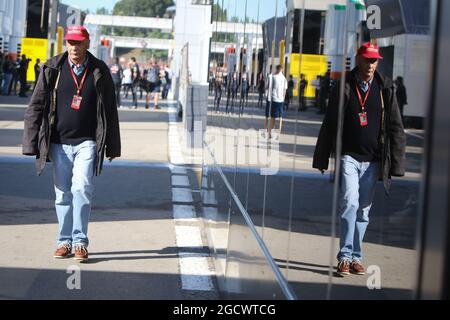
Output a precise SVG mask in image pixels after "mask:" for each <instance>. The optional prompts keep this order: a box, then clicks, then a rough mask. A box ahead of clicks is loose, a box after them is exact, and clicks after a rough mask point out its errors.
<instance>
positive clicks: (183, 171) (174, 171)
mask: <svg viewBox="0 0 450 320" xmlns="http://www.w3.org/2000/svg"><path fill="white" fill-rule="evenodd" d="M172 174H187V171H186V168H183V167H173V168H172Z"/></svg>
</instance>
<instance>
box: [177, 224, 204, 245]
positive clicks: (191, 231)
mask: <svg viewBox="0 0 450 320" xmlns="http://www.w3.org/2000/svg"><path fill="white" fill-rule="evenodd" d="M175 235H176V237H177V246H178V247H180V248H191V247H196V248H203V242H202V237H201V235H200V228H199V227H194V226H175Z"/></svg>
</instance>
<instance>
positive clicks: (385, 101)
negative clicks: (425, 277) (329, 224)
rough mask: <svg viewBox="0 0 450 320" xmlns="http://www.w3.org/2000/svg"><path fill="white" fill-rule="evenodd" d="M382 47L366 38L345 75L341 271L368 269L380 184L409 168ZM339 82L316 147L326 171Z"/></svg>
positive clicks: (316, 160)
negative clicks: (367, 242)
mask: <svg viewBox="0 0 450 320" xmlns="http://www.w3.org/2000/svg"><path fill="white" fill-rule="evenodd" d="M379 59H382V57H381V55H380V53H379V49H378V46H376V45H374V44H371V43H365V44H363V45H362V46H361V47H360V48H359V50H358V52H357V55H356V63H357V66H356V68H354V69H353V70H352V71H351V72H350V73H348V74H347V75H346V78H345V90H344V92H342V93H343V94H344V106H343V109H342V110H343V130H342V136H340V137H338V139H341V142H342V158H341V159H340V167H339V168H340V176H339V179H338V180H337V181H338V183H339V184H340V186H339V187H340V193H339V201H340V203H339V216H340V224H341V233H340V250H339V253H338V255H337V259H338V267H337V272H338V274H339V275H347V274H349V273H354V274H365V269H364V266H363V264H362V259H363V252H362V241H363V238H364V234H365V232H366V228H367V225H368V224H369V211H370V208H371V206H372V202H373V198H374V193H375V185H376V182H377V180H382V181H383V184H384V188H385V190H386V192H388V190H389V187H390V178H391V176H403V175H404V173H405V167H404V166H405V165H404V163H405V133H404V130H403V124H402V120H401V116H400V110H399V107H398V104H397V98H396V96H395V90H394V84H393V81H392V80H391V79H389V78H386V77H384V76H382V75H381V74H380V73H379V72H378V71H376V69H377V65H378V61H379ZM339 87H340V86H339V81H338V82H337V84H336V85H335V86H334V87H333V89H332V92H331V96H330V100H329V103H328V108H327V110H326V114H325V118H324V120H323V123H322V127H321V129H320V133H319V138H318V140H317V144H316V149H315V152H314V160H313V167H314V168H316V169H319V170H320V171H321V172H322V173H323V172H324V170H326V169H327V168H328V161H329V157H330V154H331V153H332V152H334V151H335V147H336V137H337V131H338V130H337V128H338V109H339V94H340V92H339Z"/></svg>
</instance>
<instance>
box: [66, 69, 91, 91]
mask: <svg viewBox="0 0 450 320" xmlns="http://www.w3.org/2000/svg"><path fill="white" fill-rule="evenodd" d="M69 67H70V72H71V73H72V78H73V81H75V85H76V86H77V96H79V95H80V92H81V89H83V85H84V80H85V79H86V74H87V71H88V67H86V70H84V74H83V78H82V79H81V82H80V84H78V81H77V77H76V76H75V73H74V72H73V70H72V66H71V65H70V63H69Z"/></svg>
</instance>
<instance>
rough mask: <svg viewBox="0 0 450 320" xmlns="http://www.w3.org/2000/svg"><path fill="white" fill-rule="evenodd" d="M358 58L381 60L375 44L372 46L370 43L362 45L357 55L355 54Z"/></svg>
mask: <svg viewBox="0 0 450 320" xmlns="http://www.w3.org/2000/svg"><path fill="white" fill-rule="evenodd" d="M356 55H358V56H363V57H364V58H369V59H373V58H375V59H383V57H382V56H381V55H380V49H379V48H378V46H377V45H376V44H372V43H370V42H366V43H364V44H363V45H362V46H361V47H360V48H359V49H358V53H357V54H356Z"/></svg>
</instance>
